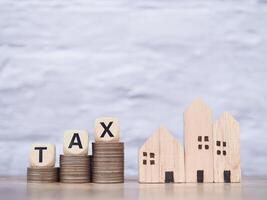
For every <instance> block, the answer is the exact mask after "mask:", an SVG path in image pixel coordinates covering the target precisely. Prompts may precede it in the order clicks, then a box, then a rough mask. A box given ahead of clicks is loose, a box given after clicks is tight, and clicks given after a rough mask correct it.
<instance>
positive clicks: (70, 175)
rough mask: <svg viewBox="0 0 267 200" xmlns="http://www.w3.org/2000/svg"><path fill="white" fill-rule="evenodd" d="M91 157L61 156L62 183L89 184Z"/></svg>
mask: <svg viewBox="0 0 267 200" xmlns="http://www.w3.org/2000/svg"><path fill="white" fill-rule="evenodd" d="M89 162H90V159H89V156H76V155H75V156H69V155H60V182H63V183H88V182H89V180H90V173H89V172H90V167H89V166H90V163H89Z"/></svg>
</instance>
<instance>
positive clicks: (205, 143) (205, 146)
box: [197, 136, 209, 150]
mask: <svg viewBox="0 0 267 200" xmlns="http://www.w3.org/2000/svg"><path fill="white" fill-rule="evenodd" d="M203 139H204V140H203ZM197 141H198V149H199V150H201V149H205V150H208V149H209V143H208V142H209V136H203V138H202V136H198V137H197ZM202 146H203V148H202Z"/></svg>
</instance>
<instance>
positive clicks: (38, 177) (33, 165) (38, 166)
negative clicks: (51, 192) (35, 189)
mask: <svg viewBox="0 0 267 200" xmlns="http://www.w3.org/2000/svg"><path fill="white" fill-rule="evenodd" d="M55 152H56V150H55V145H53V144H33V145H32V147H31V150H30V158H29V161H30V167H28V168H27V181H28V182H31V183H32V182H34V183H35V182H38V183H53V182H57V181H58V168H56V167H55V161H56V159H55Z"/></svg>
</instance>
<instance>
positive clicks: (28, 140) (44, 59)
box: [0, 0, 267, 176]
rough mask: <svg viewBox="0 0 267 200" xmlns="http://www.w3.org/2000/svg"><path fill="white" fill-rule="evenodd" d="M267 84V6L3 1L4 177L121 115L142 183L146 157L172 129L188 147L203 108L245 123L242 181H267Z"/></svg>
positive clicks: (185, 0)
mask: <svg viewBox="0 0 267 200" xmlns="http://www.w3.org/2000/svg"><path fill="white" fill-rule="evenodd" d="M266 75H267V1H266V0H258V1H256V0H250V1H249V0H244V1H230V0H229V1H228V0H225V1H220V0H209V1H207V0H202V1H197V0H196V1H194V0H180V1H174V0H128V1H127V0H96V1H92V0H91V1H90V0H89V1H88V0H75V1H74V0H68V1H66V0H46V1H37V0H23V1H20V0H0V174H2V175H18V174H19V175H23V174H25V172H26V167H27V165H28V151H29V148H30V145H31V144H32V143H34V142H46V143H47V142H48V143H54V144H56V147H57V155H59V154H60V153H62V142H63V132H64V130H66V129H73V128H84V129H87V130H88V131H89V133H90V140H91V141H92V140H93V133H92V130H93V123H94V120H95V118H96V117H99V116H116V117H118V118H119V119H120V122H121V136H122V138H121V140H122V141H124V142H125V148H126V149H125V151H126V161H125V167H126V175H127V176H134V175H137V150H138V147H139V146H141V145H142V143H143V142H144V141H145V139H146V138H147V137H148V136H149V135H151V134H152V133H153V131H154V130H155V129H156V128H157V127H158V126H159V125H160V124H164V125H165V126H166V127H167V128H168V129H169V130H170V131H171V132H172V133H173V135H175V137H176V138H177V139H179V140H180V142H182V139H183V118H182V115H183V111H184V110H185V108H186V106H188V105H189V104H190V102H191V101H192V100H194V99H195V98H197V97H202V98H203V99H204V100H205V101H206V102H207V103H208V104H209V105H210V107H211V108H212V109H213V113H214V119H218V117H219V116H220V114H221V113H222V112H223V111H229V112H230V113H231V114H232V115H233V116H234V117H235V118H236V119H237V120H238V121H239V122H240V126H241V162H242V173H243V174H245V175H267V168H266V166H267V123H266V121H265V120H266V111H267V102H266V99H267V92H266V86H267V76H266ZM57 158H58V157H57Z"/></svg>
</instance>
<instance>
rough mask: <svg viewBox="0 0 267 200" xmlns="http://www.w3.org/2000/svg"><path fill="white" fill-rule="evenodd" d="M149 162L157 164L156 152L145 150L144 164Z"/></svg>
mask: <svg viewBox="0 0 267 200" xmlns="http://www.w3.org/2000/svg"><path fill="white" fill-rule="evenodd" d="M148 155H149V157H148ZM148 164H150V165H155V153H153V152H143V165H148Z"/></svg>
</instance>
